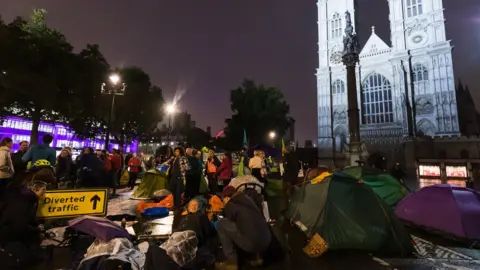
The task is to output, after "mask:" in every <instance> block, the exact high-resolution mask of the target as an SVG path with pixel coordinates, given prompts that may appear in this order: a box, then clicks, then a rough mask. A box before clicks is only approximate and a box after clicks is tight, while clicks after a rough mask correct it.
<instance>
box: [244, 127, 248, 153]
mask: <svg viewBox="0 0 480 270" xmlns="http://www.w3.org/2000/svg"><path fill="white" fill-rule="evenodd" d="M247 147H248V145H247V131H246V130H245V129H243V148H245V149H247Z"/></svg>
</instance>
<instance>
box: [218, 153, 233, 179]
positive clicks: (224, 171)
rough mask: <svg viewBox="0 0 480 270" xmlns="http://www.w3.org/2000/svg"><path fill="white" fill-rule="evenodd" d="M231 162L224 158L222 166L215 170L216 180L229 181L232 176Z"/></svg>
mask: <svg viewBox="0 0 480 270" xmlns="http://www.w3.org/2000/svg"><path fill="white" fill-rule="evenodd" d="M232 166H233V165H232V160H231V159H229V158H228V157H224V158H223V160H222V164H220V167H218V168H217V175H218V179H220V180H228V179H231V178H232V176H233V172H232Z"/></svg>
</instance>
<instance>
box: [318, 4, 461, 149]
mask: <svg viewBox="0 0 480 270" xmlns="http://www.w3.org/2000/svg"><path fill="white" fill-rule="evenodd" d="M388 5H389V11H390V14H389V19H390V37H391V45H387V44H386V43H385V42H384V41H383V40H382V39H381V38H380V37H379V36H377V34H376V33H375V28H374V27H372V31H371V33H370V38H369V39H368V41H367V42H366V44H365V46H363V49H362V50H361V53H360V62H359V65H358V66H357V70H356V77H357V84H358V85H357V91H358V101H357V102H358V105H359V108H360V115H361V138H362V141H364V142H366V143H367V147H368V148H369V152H372V151H375V150H381V151H389V152H392V151H393V152H395V150H396V148H400V145H401V142H402V138H403V137H404V135H407V134H408V131H409V130H408V122H409V120H408V118H409V116H411V117H410V119H413V120H410V121H411V123H412V126H413V127H414V128H416V132H417V133H420V134H423V135H427V136H432V137H433V136H452V135H453V136H458V135H459V134H460V131H459V122H458V116H457V115H458V114H457V100H456V95H455V80H454V75H453V63H452V45H451V44H450V41H449V40H447V38H446V34H445V18H444V14H443V3H442V1H441V0H438V1H426V0H388ZM346 11H349V12H350V13H351V16H352V21H353V22H354V23H355V19H356V16H355V15H356V14H355V1H354V0H344V1H339V0H319V1H318V14H319V19H318V35H319V43H318V44H319V47H318V54H319V68H318V70H317V99H318V112H317V113H318V146H319V148H320V149H323V150H327V149H330V150H327V151H324V153H326V154H328V153H331V152H332V151H331V148H332V147H335V148H336V149H337V151H341V148H342V146H343V144H344V143H346V142H348V114H347V108H348V103H347V92H346V90H347V78H346V69H345V66H344V65H343V63H342V53H343V52H342V50H343V36H344V26H345V12H346ZM372 15H373V16H376V15H375V14H372ZM384 16H387V14H384ZM362 34H363V33H359V35H362ZM407 104H409V105H407ZM332 118H333V121H332ZM332 124H333V127H332ZM332 132H333V134H332ZM413 132H415V130H413Z"/></svg>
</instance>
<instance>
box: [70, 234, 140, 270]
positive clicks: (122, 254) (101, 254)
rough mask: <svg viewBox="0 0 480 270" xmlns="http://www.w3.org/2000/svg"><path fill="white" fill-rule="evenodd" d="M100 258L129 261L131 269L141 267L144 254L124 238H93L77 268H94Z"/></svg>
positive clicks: (135, 269)
mask: <svg viewBox="0 0 480 270" xmlns="http://www.w3.org/2000/svg"><path fill="white" fill-rule="evenodd" d="M102 260H120V261H124V262H126V263H130V265H131V267H132V269H133V270H141V269H143V265H144V264H145V254H143V253H141V252H140V251H139V250H137V249H135V247H134V246H133V243H132V242H130V240H128V239H126V238H114V239H112V240H110V241H108V242H104V241H101V240H98V239H97V240H95V242H93V243H92V244H91V245H90V247H89V248H88V249H87V252H86V253H85V258H84V259H83V260H82V261H81V263H80V266H79V267H78V269H80V270H83V269H85V270H86V269H96V268H94V267H95V265H101V264H102V262H101V261H102Z"/></svg>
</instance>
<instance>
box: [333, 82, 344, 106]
mask: <svg viewBox="0 0 480 270" xmlns="http://www.w3.org/2000/svg"><path fill="white" fill-rule="evenodd" d="M344 96H345V83H344V82H343V81H342V80H336V81H334V82H333V84H332V98H333V105H341V104H343V103H344V102H342V100H343V99H344Z"/></svg>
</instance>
